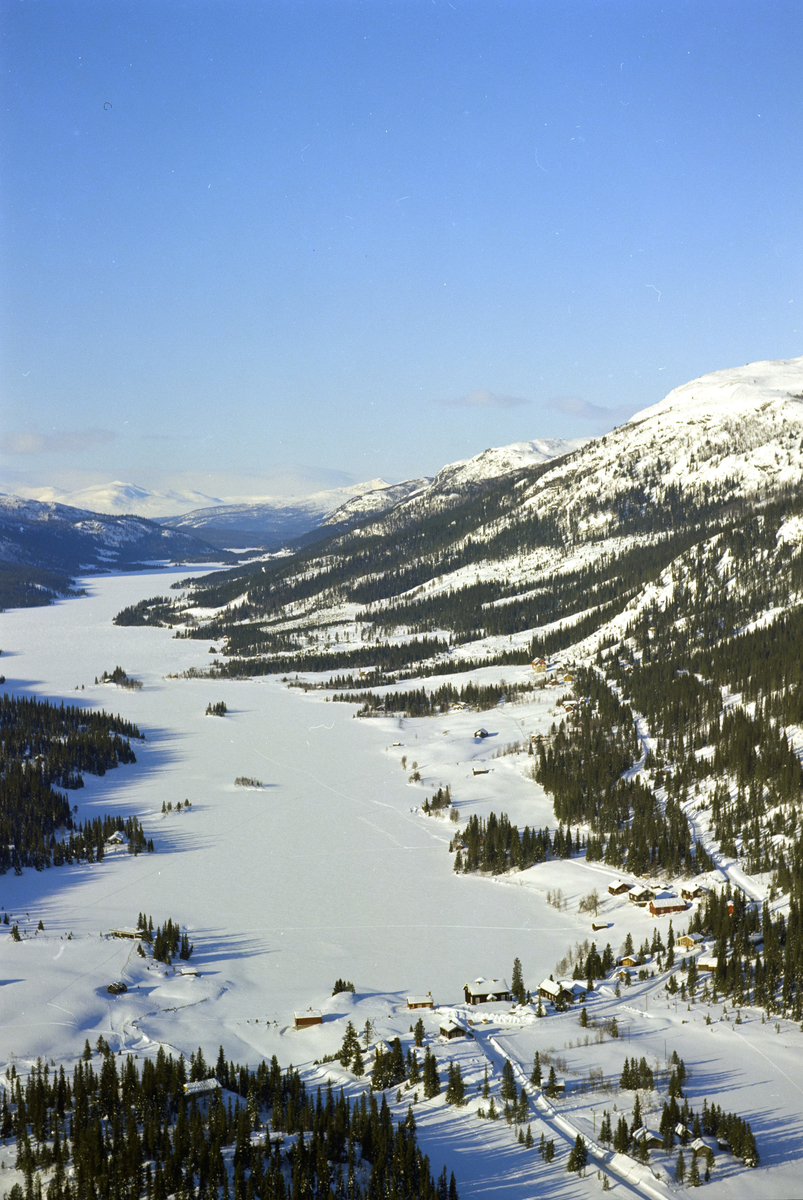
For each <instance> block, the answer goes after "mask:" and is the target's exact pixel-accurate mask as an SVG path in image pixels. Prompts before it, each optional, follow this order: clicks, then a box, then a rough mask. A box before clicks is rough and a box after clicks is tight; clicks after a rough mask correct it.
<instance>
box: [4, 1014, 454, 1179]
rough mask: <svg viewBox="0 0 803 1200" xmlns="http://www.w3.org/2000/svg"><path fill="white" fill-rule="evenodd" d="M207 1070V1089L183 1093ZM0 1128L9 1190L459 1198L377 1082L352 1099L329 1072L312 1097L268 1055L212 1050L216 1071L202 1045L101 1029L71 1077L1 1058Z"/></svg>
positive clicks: (42, 1066)
mask: <svg viewBox="0 0 803 1200" xmlns="http://www.w3.org/2000/svg"><path fill="white" fill-rule="evenodd" d="M207 1079H209V1080H211V1084H210V1090H205V1091H204V1090H202V1091H201V1093H200V1094H198V1095H196V1096H190V1095H188V1094H187V1091H186V1088H185V1085H186V1084H191V1083H193V1082H201V1081H203V1080H207ZM218 1085H219V1086H218ZM0 1131H1V1132H2V1136H3V1138H4V1140H6V1141H8V1140H9V1139H11V1140H12V1142H13V1143H14V1145H15V1146H16V1166H17V1168H18V1169H19V1170H21V1171H23V1172H24V1173H25V1178H26V1183H25V1186H24V1187H23V1186H21V1185H20V1184H15V1185H14V1187H13V1188H12V1189H11V1191H10V1192H9V1193H8V1197H9V1200H40V1197H41V1196H42V1195H46V1197H47V1200H87V1198H88V1197H89V1198H91V1200H118V1198H119V1197H125V1196H131V1197H140V1196H142V1195H144V1196H145V1197H146V1198H147V1200H167V1197H168V1196H176V1197H181V1200H196V1198H201V1197H210V1196H220V1195H224V1196H230V1197H231V1198H232V1200H251V1198H253V1197H259V1200H291V1198H293V1197H302V1196H321V1197H327V1198H331V1200H374V1198H375V1197H379V1196H393V1197H394V1198H397V1200H457V1198H458V1193H457V1186H456V1183H455V1179H454V1175H452V1177H451V1180H450V1181H448V1182H447V1177H446V1173H445V1170H444V1172H443V1173H442V1174H441V1176H440V1179H439V1180H437V1181H436V1180H435V1179H434V1178H433V1176H432V1172H431V1169H430V1164H429V1160H428V1158H427V1157H426V1155H424V1154H422V1153H421V1150H420V1149H419V1147H418V1145H417V1142H416V1134H415V1119H414V1117H413V1115H412V1111H410V1113H409V1114H408V1117H407V1118H406V1119H405V1120H404V1121H401V1122H397V1123H394V1121H393V1118H392V1116H391V1113H390V1109H389V1107H388V1104H387V1101H386V1099H385V1096H384V1093H383V1094H382V1096H381V1099H380V1101H379V1102H377V1099H376V1097H375V1096H374V1095H366V1093H365V1092H363V1093H362V1095H361V1096H360V1098H359V1100H353V1101H352V1100H348V1099H346V1097H345V1096H344V1095H343V1092H342V1091H340V1092H339V1093H337V1094H335V1092H334V1091H333V1089H332V1087H331V1084H330V1085H329V1086H328V1087H327V1088H326V1089H321V1088H318V1089H317V1092H316V1093H315V1094H314V1095H313V1094H311V1093H310V1092H309V1091H308V1090H307V1087H306V1085H305V1083H304V1081H303V1080H302V1079H301V1077H300V1075H299V1073H298V1072H297V1071H295V1070H293V1068H292V1067H291V1068H289V1070H287V1071H285V1072H282V1070H281V1068H280V1066H279V1063H278V1061H277V1060H276V1058H275V1057H274V1058H273V1060H272V1061H271V1063H266V1062H262V1063H260V1064H259V1066H258V1067H257V1068H256V1070H254V1071H252V1070H249V1068H248V1067H247V1066H246V1067H242V1066H239V1065H235V1064H234V1063H231V1062H227V1061H226V1059H225V1057H224V1055H223V1050H222V1048H221V1051H220V1054H219V1056H218V1060H217V1064H216V1066H215V1068H214V1069H211V1068H210V1067H208V1066H207V1064H206V1062H205V1061H204V1057H203V1053H202V1052H201V1050H199V1051H198V1052H197V1054H193V1055H192V1056H191V1058H190V1061H189V1063H187V1062H186V1061H185V1059H184V1057H183V1056H181V1057H179V1058H177V1059H176V1058H173V1057H172V1056H171V1055H169V1054H166V1053H165V1051H164V1049H163V1048H162V1047H160V1048H159V1050H158V1052H157V1055H156V1058H155V1060H150V1059H144V1060H143V1061H142V1062H141V1063H139V1062H138V1060H137V1058H136V1056H134V1055H131V1054H128V1055H126V1056H125V1058H122V1059H118V1058H116V1057H115V1055H114V1054H113V1053H112V1052H111V1050H110V1048H109V1046H108V1044H107V1043H106V1042H105V1041H104V1039H103V1038H102V1037H101V1038H99V1039H98V1044H97V1052H96V1054H94V1055H93V1053H92V1050H91V1048H90V1046H89V1043H88V1042H87V1044H86V1048H85V1050H84V1055H83V1059H82V1060H79V1062H78V1063H77V1064H76V1067H75V1070H74V1072H73V1074H72V1076H68V1075H67V1073H66V1072H65V1071H64V1068H63V1066H62V1067H60V1068H59V1070H58V1072H56V1071H55V1070H53V1071H52V1072H51V1071H50V1068H49V1066H48V1064H47V1063H42V1062H41V1060H39V1061H38V1062H37V1065H36V1066H35V1067H34V1068H33V1069H32V1070H31V1072H30V1074H29V1075H28V1078H27V1080H25V1081H24V1082H23V1080H22V1079H21V1078H20V1076H19V1075H18V1074H17V1071H16V1068H15V1067H14V1066H13V1065H12V1066H11V1068H10V1071H9V1076H8V1083H7V1084H6V1086H5V1087H4V1088H3V1089H2V1094H1V1096H0ZM43 1172H47V1175H48V1177H49V1178H48V1181H47V1183H46V1184H45V1183H44V1182H43Z"/></svg>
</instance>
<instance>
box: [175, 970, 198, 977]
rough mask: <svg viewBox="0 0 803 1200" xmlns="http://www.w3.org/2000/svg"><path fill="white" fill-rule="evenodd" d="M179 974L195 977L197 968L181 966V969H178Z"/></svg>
mask: <svg viewBox="0 0 803 1200" xmlns="http://www.w3.org/2000/svg"><path fill="white" fill-rule="evenodd" d="M179 975H183V976H185V977H186V978H188V979H195V978H196V977H197V975H198V968H197V967H182V968H181V970H180V971H179Z"/></svg>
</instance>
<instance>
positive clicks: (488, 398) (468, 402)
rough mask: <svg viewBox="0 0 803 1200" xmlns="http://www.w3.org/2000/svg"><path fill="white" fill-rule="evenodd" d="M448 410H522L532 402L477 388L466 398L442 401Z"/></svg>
mask: <svg viewBox="0 0 803 1200" xmlns="http://www.w3.org/2000/svg"><path fill="white" fill-rule="evenodd" d="M440 403H441V404H443V405H445V406H446V407H447V408H520V407H521V405H523V404H530V403H532V401H530V400H524V399H523V398H522V397H521V396H504V395H501V394H500V393H499V392H489V391H488V389H487V388H477V389H476V390H475V391H473V392H466V394H465V396H457V397H455V398H454V399H451V400H441V401H440Z"/></svg>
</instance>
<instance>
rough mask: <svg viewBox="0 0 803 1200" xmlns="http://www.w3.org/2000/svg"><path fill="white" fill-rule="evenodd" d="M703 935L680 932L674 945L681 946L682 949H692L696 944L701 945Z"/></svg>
mask: <svg viewBox="0 0 803 1200" xmlns="http://www.w3.org/2000/svg"><path fill="white" fill-rule="evenodd" d="M702 941H703V935H702V934H701V933H682V934H681V935H680V937H679V938H677V940H676V942H675V945H676V946H682V947H683V948H684V950H694V948H695V947H696V946H700V945H702Z"/></svg>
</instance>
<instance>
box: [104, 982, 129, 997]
mask: <svg viewBox="0 0 803 1200" xmlns="http://www.w3.org/2000/svg"><path fill="white" fill-rule="evenodd" d="M106 991H107V992H111V994H112V995H113V996H122V994H123V992H127V991H128V986H127V984H125V983H123V981H122V979H117V980H115V982H114V983H110V984H109V986H108V987H107V988H106Z"/></svg>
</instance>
